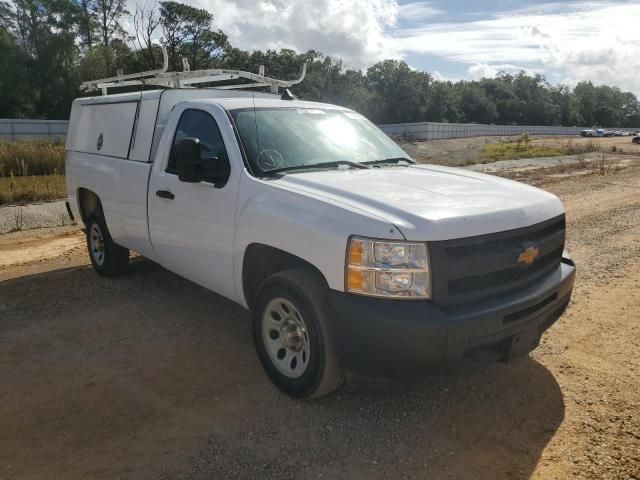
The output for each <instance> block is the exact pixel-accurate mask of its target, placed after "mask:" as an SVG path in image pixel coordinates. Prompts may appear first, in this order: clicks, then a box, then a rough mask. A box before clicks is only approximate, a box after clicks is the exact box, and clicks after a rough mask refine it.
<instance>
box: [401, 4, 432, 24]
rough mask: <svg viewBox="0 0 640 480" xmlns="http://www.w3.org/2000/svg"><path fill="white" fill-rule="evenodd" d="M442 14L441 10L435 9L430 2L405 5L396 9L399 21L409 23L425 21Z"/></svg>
mask: <svg viewBox="0 0 640 480" xmlns="http://www.w3.org/2000/svg"><path fill="white" fill-rule="evenodd" d="M442 13H443V12H442V10H439V9H437V8H435V7H434V6H433V5H432V4H431V3H430V2H413V3H405V4H403V5H400V6H399V8H398V18H399V20H400V21H404V22H411V23H414V22H421V21H425V20H426V19H427V18H429V17H435V16H437V15H441V14H442Z"/></svg>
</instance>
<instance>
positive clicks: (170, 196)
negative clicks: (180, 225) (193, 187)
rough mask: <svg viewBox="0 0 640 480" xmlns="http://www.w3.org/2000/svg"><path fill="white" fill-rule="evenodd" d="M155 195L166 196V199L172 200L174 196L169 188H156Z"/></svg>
mask: <svg viewBox="0 0 640 480" xmlns="http://www.w3.org/2000/svg"><path fill="white" fill-rule="evenodd" d="M156 196H158V197H160V198H166V199H167V200H173V199H174V198H176V196H175V195H174V194H173V193H171V192H170V191H169V190H158V191H157V192H156Z"/></svg>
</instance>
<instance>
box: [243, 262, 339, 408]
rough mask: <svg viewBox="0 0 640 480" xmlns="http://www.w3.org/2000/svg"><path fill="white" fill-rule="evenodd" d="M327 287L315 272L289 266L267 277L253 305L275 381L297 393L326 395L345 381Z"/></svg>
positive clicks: (259, 346)
mask: <svg viewBox="0 0 640 480" xmlns="http://www.w3.org/2000/svg"><path fill="white" fill-rule="evenodd" d="M327 293H328V288H327V286H326V284H325V282H324V280H323V279H322V278H321V277H320V276H319V275H318V274H317V273H315V272H313V271H310V270H306V269H290V270H284V271H282V272H278V273H276V274H274V275H272V276H270V277H269V278H267V279H266V280H265V281H264V282H263V283H262V285H261V286H260V288H259V290H258V294H257V296H256V300H255V302H254V305H253V309H252V318H253V338H254V342H255V346H256V351H257V353H258V357H259V358H260V362H261V363H262V366H263V368H264V370H265V372H266V373H267V375H268V376H269V378H270V379H271V381H272V382H273V383H274V384H275V385H276V386H277V387H278V388H279V389H280V390H282V391H283V392H284V393H286V394H287V395H290V396H292V397H295V398H304V399H311V398H318V397H321V396H323V395H327V394H329V393H331V392H333V391H334V390H335V389H337V388H338V387H339V386H340V385H341V384H342V382H343V381H344V375H343V373H342V371H341V370H340V367H339V364H338V358H337V355H336V347H335V342H334V339H333V337H332V335H331V328H330V324H329V307H328V304H327ZM277 317H280V318H279V319H278V318H277ZM294 358H295V359H296V360H294Z"/></svg>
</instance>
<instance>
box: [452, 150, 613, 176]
mask: <svg viewBox="0 0 640 480" xmlns="http://www.w3.org/2000/svg"><path fill="white" fill-rule="evenodd" d="M601 156H602V154H601V153H600V154H599V153H588V154H585V155H583V156H581V155H561V156H556V157H538V158H522V159H518V160H500V161H498V162H491V163H484V164H481V163H478V164H475V165H467V166H466V167H463V168H466V169H468V170H473V171H474V172H483V173H498V172H504V171H509V170H514V169H519V170H520V169H531V170H535V169H539V168H548V167H557V166H560V165H572V164H575V163H581V162H585V161H593V160H596V159H597V158H598V157H601Z"/></svg>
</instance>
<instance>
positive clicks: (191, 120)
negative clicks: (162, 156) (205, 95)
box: [166, 109, 228, 181]
mask: <svg viewBox="0 0 640 480" xmlns="http://www.w3.org/2000/svg"><path fill="white" fill-rule="evenodd" d="M185 138H197V139H198V140H200V147H201V155H202V158H205V159H207V158H214V157H217V158H219V159H220V160H226V161H228V156H227V150H226V148H225V147H224V142H223V141H222V135H221V134H220V129H219V128H218V124H217V123H216V121H215V120H214V119H213V117H212V116H211V115H209V114H208V113H207V112H205V111H202V110H193V109H190V110H185V111H184V112H182V116H181V117H180V121H179V122H178V128H177V129H176V133H175V135H174V137H173V144H172V145H171V153H170V154H169V163H168V164H167V169H166V171H167V173H173V174H177V173H178V172H177V170H176V159H175V153H174V152H175V149H176V146H177V145H178V144H179V143H180V142H181V141H182V140H184V139H185ZM206 180H207V179H206V178H205V181H206Z"/></svg>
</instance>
